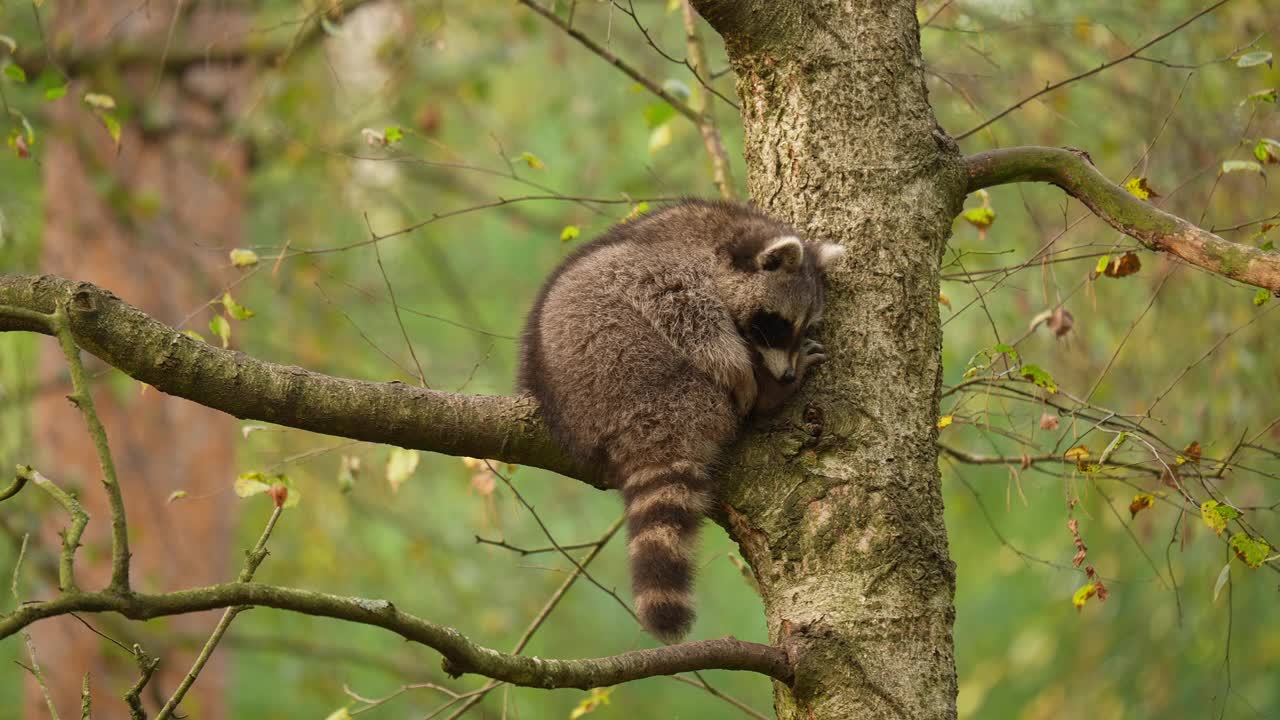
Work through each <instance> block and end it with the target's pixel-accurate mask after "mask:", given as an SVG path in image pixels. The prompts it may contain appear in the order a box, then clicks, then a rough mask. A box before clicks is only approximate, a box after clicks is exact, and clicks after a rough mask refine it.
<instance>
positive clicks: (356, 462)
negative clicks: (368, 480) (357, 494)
mask: <svg viewBox="0 0 1280 720" xmlns="http://www.w3.org/2000/svg"><path fill="white" fill-rule="evenodd" d="M359 475H360V458H359V457H357V456H355V455H343V456H342V464H341V465H340V466H339V467H338V490H339V491H340V492H342V493H343V494H345V493H349V492H351V491H352V490H353V489H354V488H355V486H356V477H358V476H359Z"/></svg>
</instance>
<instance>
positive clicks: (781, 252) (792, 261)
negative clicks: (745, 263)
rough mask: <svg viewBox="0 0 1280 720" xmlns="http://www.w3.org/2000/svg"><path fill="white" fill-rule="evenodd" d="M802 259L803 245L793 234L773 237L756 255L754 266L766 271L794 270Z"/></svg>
mask: <svg viewBox="0 0 1280 720" xmlns="http://www.w3.org/2000/svg"><path fill="white" fill-rule="evenodd" d="M802 260H804V245H803V244H802V243H801V242H800V238H798V237H796V236H794V235H783V236H782V237H779V238H774V239H773V241H771V242H770V243H769V245H768V246H767V247H765V249H764V250H761V251H760V252H759V253H758V254H757V255H756V267H758V268H760V269H761V270H764V271H766V272H773V271H774V270H795V269H796V268H798V267H800V262H801V261H802Z"/></svg>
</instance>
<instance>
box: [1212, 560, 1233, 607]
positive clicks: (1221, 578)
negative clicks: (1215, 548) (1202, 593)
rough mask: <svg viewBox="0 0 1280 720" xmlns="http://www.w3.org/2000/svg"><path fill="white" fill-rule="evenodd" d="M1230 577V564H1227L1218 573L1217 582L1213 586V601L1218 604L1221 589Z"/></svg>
mask: <svg viewBox="0 0 1280 720" xmlns="http://www.w3.org/2000/svg"><path fill="white" fill-rule="evenodd" d="M1229 577H1231V563H1230V562H1228V563H1227V564H1226V565H1223V566H1222V569H1221V570H1219V571H1218V581H1217V582H1215V583H1214V584H1213V601H1214V602H1218V595H1219V594H1221V593H1222V587H1223V586H1224V585H1226V584H1227V578H1229Z"/></svg>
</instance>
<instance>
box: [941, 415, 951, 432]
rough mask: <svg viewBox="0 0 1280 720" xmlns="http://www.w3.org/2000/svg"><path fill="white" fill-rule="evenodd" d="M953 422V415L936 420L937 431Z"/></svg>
mask: <svg viewBox="0 0 1280 720" xmlns="http://www.w3.org/2000/svg"><path fill="white" fill-rule="evenodd" d="M954 420H955V416H954V415H943V416H942V417H940V418H938V429H939V430H941V429H942V428H944V427H946V426H948V425H950V424H951V423H952V422H953V421H954Z"/></svg>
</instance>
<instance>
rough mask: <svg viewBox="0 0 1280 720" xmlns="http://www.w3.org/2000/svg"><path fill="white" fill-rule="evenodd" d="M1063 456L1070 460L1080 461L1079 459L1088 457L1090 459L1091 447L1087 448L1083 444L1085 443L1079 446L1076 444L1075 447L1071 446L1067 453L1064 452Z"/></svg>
mask: <svg viewBox="0 0 1280 720" xmlns="http://www.w3.org/2000/svg"><path fill="white" fill-rule="evenodd" d="M1063 457H1065V458H1066V459H1068V460H1077V461H1079V460H1088V459H1089V448H1087V447H1085V446H1083V445H1077V446H1075V447H1073V448H1071V449H1070V450H1068V451H1067V452H1066V453H1064V454H1063Z"/></svg>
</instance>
